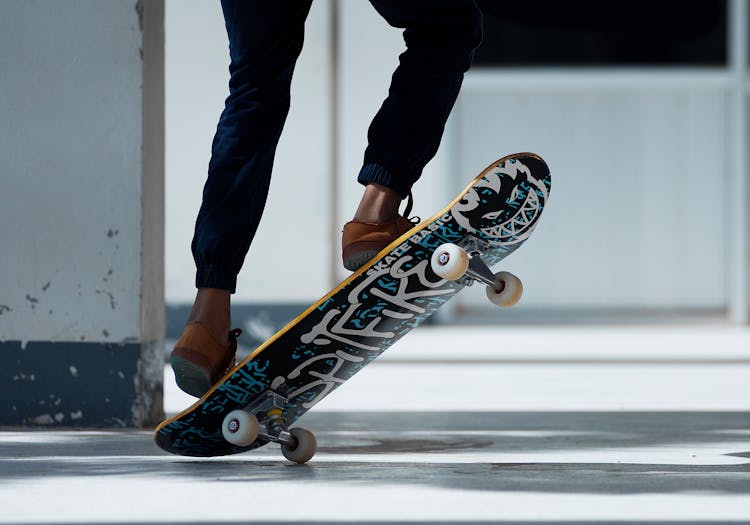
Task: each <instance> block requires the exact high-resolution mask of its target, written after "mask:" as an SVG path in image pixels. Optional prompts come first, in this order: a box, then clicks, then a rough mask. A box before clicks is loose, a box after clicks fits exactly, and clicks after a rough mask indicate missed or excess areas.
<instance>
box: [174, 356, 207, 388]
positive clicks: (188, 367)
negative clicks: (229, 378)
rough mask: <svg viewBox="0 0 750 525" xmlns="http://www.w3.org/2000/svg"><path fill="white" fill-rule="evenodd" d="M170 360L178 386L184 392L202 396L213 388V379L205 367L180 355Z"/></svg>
mask: <svg viewBox="0 0 750 525" xmlns="http://www.w3.org/2000/svg"><path fill="white" fill-rule="evenodd" d="M169 362H170V364H171V365H172V370H173V371H174V377H175V381H176V382H177V386H178V387H179V388H180V390H182V391H183V392H185V393H187V394H190V395H191V396H195V397H202V396H203V394H205V393H206V392H208V390H209V389H210V388H211V379H210V378H209V377H208V374H206V371H205V370H204V369H203V368H201V367H199V366H197V365H195V364H194V363H192V362H190V361H188V360H187V359H183V358H181V357H178V356H172V358H171V359H170V360H169Z"/></svg>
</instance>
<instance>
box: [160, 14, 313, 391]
mask: <svg viewBox="0 0 750 525" xmlns="http://www.w3.org/2000/svg"><path fill="white" fill-rule="evenodd" d="M221 4H222V10H223V13H224V19H225V23H226V29H227V36H228V39H229V53H230V59H231V62H230V65H229V72H230V79H229V97H228V98H227V100H226V103H225V107H224V111H223V113H222V115H221V118H220V120H219V123H218V126H217V129H216V135H215V137H214V140H213V145H212V150H211V160H210V163H209V167H208V179H207V181H206V184H205V187H204V190H203V203H202V205H201V209H200V211H199V213H198V218H197V220H196V225H195V234H194V237H193V242H192V246H191V247H192V252H193V258H194V260H195V264H196V269H197V272H196V287H197V288H198V292H197V294H196V299H195V302H194V304H193V308H192V311H191V313H190V316H189V318H188V326H187V327H186V330H185V333H184V334H183V337H181V338H180V341H178V343H177V344H176V345H175V350H173V352H172V357H173V359H172V364H173V367H174V368H175V372H176V374H177V375H178V380H179V374H182V377H183V378H186V381H189V382H192V385H187V388H188V390H191V392H190V393H193V394H194V395H200V392H199V390H200V389H202V388H204V387H205V386H206V385H205V384H204V383H205V382H206V381H209V383H208V386H210V381H212V380H213V379H214V377H212V376H215V375H216V374H217V373H219V372H221V370H219V371H218V372H217V370H215V369H216V368H217V367H218V368H221V367H222V366H224V362H225V361H226V360H227V359H225V358H226V356H227V355H228V354H229V353H232V354H233V347H236V341H235V340H234V338H235V336H236V334H235V333H230V326H231V319H230V296H231V294H232V293H234V291H235V287H236V281H237V274H238V273H239V271H240V268H241V267H242V264H243V262H244V259H245V255H246V254H247V251H248V249H249V247H250V243H251V242H252V239H253V237H254V235H255V232H256V230H257V228H258V224H259V222H260V218H261V215H262V213H263V208H264V206H265V202H266V196H267V193H268V187H269V184H270V179H271V169H272V166H273V160H274V155H275V152H276V145H277V143H278V141H279V137H280V135H281V131H282V128H283V126H284V122H285V120H286V116H287V113H288V111H289V90H290V84H291V79H292V73H293V71H294V65H295V63H296V60H297V57H298V56H299V53H300V51H301V49H302V43H303V36H304V22H305V19H306V18H307V14H308V12H309V9H310V4H311V0H302V1H299V0H295V2H258V1H248V0H223V1H222V3H221ZM229 357H233V355H232V356H229ZM175 363H176V364H177V366H175ZM196 366H198V368H200V370H197V369H195V367H196ZM208 369H214V370H211V371H209V372H208V373H207V374H203V372H205V371H206V370H208ZM203 376H206V378H205V380H204V379H203ZM183 386H185V385H181V387H183ZM183 389H185V388H183Z"/></svg>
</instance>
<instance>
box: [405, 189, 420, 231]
mask: <svg viewBox="0 0 750 525" xmlns="http://www.w3.org/2000/svg"><path fill="white" fill-rule="evenodd" d="M413 205H414V196H413V195H412V194H411V191H410V192H409V195H408V196H407V197H406V208H404V213H403V215H402V216H403V217H404V219H406V220H407V221H409V222H410V223H412V224H414V225H417V224H419V223H420V222H422V219H420V218H419V216H418V215H415V216H414V217H409V215H410V214H411V208H412V206H413Z"/></svg>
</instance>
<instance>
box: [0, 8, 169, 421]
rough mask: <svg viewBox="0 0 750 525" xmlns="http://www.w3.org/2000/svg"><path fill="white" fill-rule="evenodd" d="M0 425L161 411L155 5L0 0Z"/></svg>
mask: <svg viewBox="0 0 750 525" xmlns="http://www.w3.org/2000/svg"><path fill="white" fill-rule="evenodd" d="M0 13H2V15H1V16H0V122H1V123H2V124H0V425H2V426H8V425H55V426H66V427H70V426H74V427H92V426H95V427H109V426H145V425H150V424H153V423H154V422H156V421H157V420H158V419H159V418H160V417H161V416H162V371H163V354H162V349H163V332H164V299H163V296H164V292H163V288H164V284H163V283H164V263H163V244H164V238H163V237H164V234H163V231H164V204H163V202H164V182H163V181H164V178H163V164H164V139H163V136H164V124H163V122H164V95H163V93H164V81H163V78H164V72H163V64H164V51H163V48H164V45H163V44H164V30H163V28H164V4H163V0H143V1H136V0H111V1H107V2H102V1H101V0H66V1H65V2H58V1H55V0H27V1H23V2H18V1H17V0H0Z"/></svg>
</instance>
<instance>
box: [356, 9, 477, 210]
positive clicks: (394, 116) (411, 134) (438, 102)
mask: <svg viewBox="0 0 750 525" xmlns="http://www.w3.org/2000/svg"><path fill="white" fill-rule="evenodd" d="M371 3H372V5H373V6H374V7H375V9H376V10H377V11H378V12H379V13H380V14H381V15H382V16H383V17H384V18H385V20H386V21H387V22H388V23H389V24H390V25H392V26H394V27H399V28H404V41H405V42H406V51H405V52H404V53H403V54H402V55H401V56H400V57H399V66H398V67H397V68H396V71H395V72H394V74H393V78H392V80H391V87H390V90H389V93H388V97H387V98H386V99H385V101H384V102H383V105H382V106H381V108H380V110H379V111H378V113H377V114H376V115H375V118H374V119H373V121H372V124H371V125H370V128H369V130H368V146H367V149H366V150H365V155H364V162H363V166H362V169H361V171H360V173H359V176H358V180H359V182H360V183H362V184H369V183H371V182H375V183H378V184H381V185H383V186H386V187H388V188H391V189H393V190H394V191H396V192H397V193H398V194H399V195H400V196H401V197H402V198H405V197H406V196H407V195H408V193H409V191H410V189H411V187H412V185H413V184H414V183H415V182H416V181H417V179H419V177H420V176H421V174H422V169H423V168H424V166H425V165H426V164H427V162H429V161H430V159H432V157H433V156H434V155H435V153H436V152H437V149H438V146H439V145H440V139H441V138H442V135H443V131H444V129H445V123H446V121H447V120H448V116H449V115H450V112H451V109H452V108H453V104H454V102H455V101H456V97H457V96H458V93H459V90H460V89H461V83H462V81H463V76H464V73H465V72H466V71H467V70H468V69H469V67H470V66H471V62H472V60H473V57H474V50H475V49H476V48H477V47H478V46H479V44H480V42H481V38H482V17H481V11H480V10H479V9H478V8H477V6H476V5H475V3H474V2H473V0H412V1H409V2H403V1H400V0H371Z"/></svg>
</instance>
